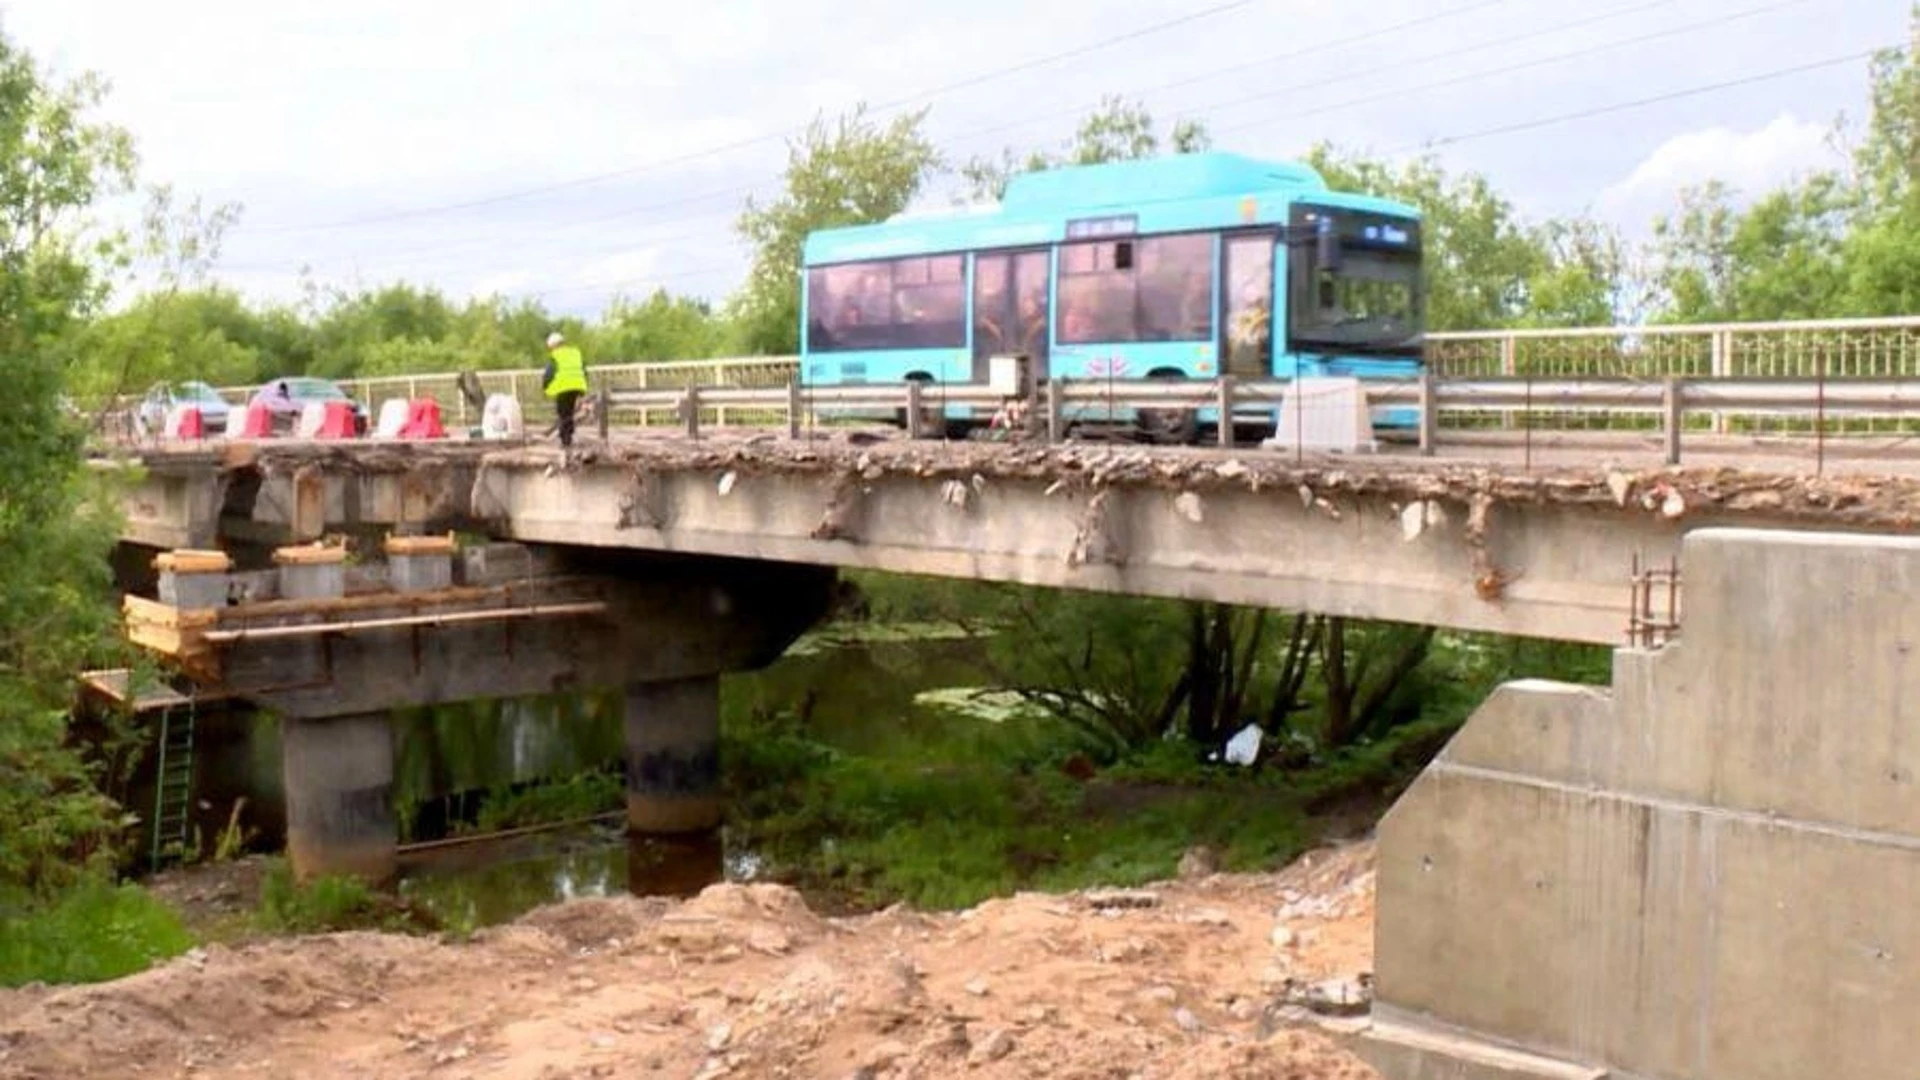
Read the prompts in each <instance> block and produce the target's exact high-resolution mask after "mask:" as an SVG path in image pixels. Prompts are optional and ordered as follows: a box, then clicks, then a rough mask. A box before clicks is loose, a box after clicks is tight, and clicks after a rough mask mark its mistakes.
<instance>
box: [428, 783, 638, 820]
mask: <svg viewBox="0 0 1920 1080" xmlns="http://www.w3.org/2000/svg"><path fill="white" fill-rule="evenodd" d="M625 799H626V786H625V784H624V783H623V782H622V780H621V778H620V777H619V776H617V775H613V774H610V773H604V772H587V773H580V774H579V775H577V776H571V777H568V778H566V779H563V780H554V781H549V782H547V783H541V784H534V785H531V786H529V787H526V788H522V789H520V790H518V791H501V792H495V793H493V794H491V795H489V796H488V797H487V799H486V801H485V802H483V803H482V804H481V806H480V812H479V814H477V815H476V816H475V820H474V823H473V824H472V825H471V826H463V827H462V828H461V830H460V831H462V832H481V833H485V832H497V831H499V830H501V829H518V828H522V827H524V826H528V825H545V824H552V823H555V822H563V821H580V820H583V819H586V818H590V817H593V816H595V815H597V814H605V813H609V812H611V811H614V810H618V809H620V808H621V807H622V806H624V805H625Z"/></svg>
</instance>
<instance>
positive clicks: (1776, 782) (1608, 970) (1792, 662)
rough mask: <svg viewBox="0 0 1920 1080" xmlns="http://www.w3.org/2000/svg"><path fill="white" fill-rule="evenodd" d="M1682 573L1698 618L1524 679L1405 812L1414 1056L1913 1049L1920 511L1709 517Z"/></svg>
mask: <svg viewBox="0 0 1920 1080" xmlns="http://www.w3.org/2000/svg"><path fill="white" fill-rule="evenodd" d="M1683 573H1684V574H1685V587H1686V593H1687V601H1688V603H1687V613H1686V618H1685V624H1684V629H1683V632H1682V635H1683V636H1682V638H1681V640H1680V641H1679V642H1677V643H1675V644H1671V645H1668V646H1666V647H1665V648H1663V649H1660V650H1657V651H1646V650H1634V649H1622V650H1620V651H1618V652H1617V653H1616V659H1615V664H1614V673H1613V685H1612V688H1611V689H1610V690H1606V689H1597V688H1591V687H1577V686H1567V685H1561V684H1555V683H1542V682H1537V681H1528V682H1522V683H1516V684H1512V685H1509V686H1506V687H1503V688H1502V689H1501V690H1500V691H1499V692H1497V693H1496V694H1495V695H1494V696H1493V697H1492V698H1491V699H1490V700H1489V701H1488V702H1487V703H1486V704H1485V705H1483V706H1482V707H1481V708H1480V709H1479V710H1478V711H1477V712H1476V713H1475V714H1474V716H1473V717H1472V719H1471V720H1469V721H1468V723H1467V725H1466V727H1465V728H1464V729H1463V730H1462V731H1461V732H1460V733H1459V735H1458V736H1456V737H1455V738H1454V740H1453V741H1452V743H1451V744H1450V745H1449V746H1448V747H1447V748H1446V750H1445V751H1444V752H1443V753H1442V754H1441V755H1440V757H1439V758H1438V759H1437V760H1436V761H1435V762H1434V763H1433V764H1432V765H1431V766H1430V767H1429V768H1428V769H1427V770H1426V772H1425V773H1424V774H1423V775H1422V776H1421V777H1420V778H1419V780H1418V781H1417V782H1416V783H1415V784H1414V785H1413V786H1412V788H1411V789H1410V790H1409V791H1408V792H1407V794H1406V795H1405V796H1404V797H1403V798H1402V799H1401V800H1400V802H1399V803H1398V804H1397V805H1396V806H1395V807H1394V808H1393V810H1392V811H1391V812H1390V813H1389V814H1388V816H1387V818H1386V819H1385V821H1384V822H1383V824H1382V825H1381V827H1380V847H1379V897H1378V911H1379V914H1378V926H1377V931H1376V935H1377V938H1376V952H1377V957H1376V966H1377V983H1376V986H1375V994H1376V998H1375V1016H1376V1018H1378V1020H1379V1021H1380V1023H1379V1025H1378V1027H1377V1028H1376V1030H1375V1031H1374V1032H1373V1033H1372V1043H1371V1045H1372V1047H1373V1049H1372V1051H1371V1054H1372V1056H1373V1057H1374V1059H1375V1061H1376V1063H1377V1064H1378V1066H1379V1067H1380V1068H1381V1069H1382V1070H1383V1071H1384V1073H1385V1075H1387V1076H1388V1077H1389V1078H1390V1080H1414V1078H1427V1077H1457V1078H1461V1080H1483V1078H1492V1077H1508V1076H1536V1077H1546V1076H1555V1077H1559V1076H1578V1075H1587V1076H1602V1075H1609V1076H1618V1077H1654V1076H1659V1077H1671V1078H1675V1080H1800V1078H1805V1077H1811V1076H1845V1077H1848V1078H1849V1080H1882V1078H1884V1080H1894V1078H1901V1080H1904V1078H1906V1077H1910V1076H1912V1075H1913V1062H1914V1060H1915V1059H1916V1057H1920V1033H1916V1032H1915V1029H1914V1027H1913V1025H1912V1024H1910V1023H1908V1022H1906V1019H1905V1018H1907V1017H1909V1016H1912V1015H1913V1014H1914V1013H1915V1011H1916V1010H1920V978H1916V976H1915V971H1916V967H1915V962H1916V958H1920V918H1917V917H1916V916H1915V915H1914V914H1913V912H1912V910H1911V909H1910V908H1909V907H1908V906H1907V905H1906V904H1905V903H1903V899H1904V898H1905V897H1908V896H1911V895H1913V894H1914V892H1915V890H1916V889H1920V800H1917V799H1916V798H1915V797H1914V784H1915V782H1916V781H1915V778H1916V777H1917V776H1920V739H1915V738H1914V737H1913V733H1912V732H1913V727H1914V717H1913V715H1912V713H1913V712H1914V709H1915V708H1916V706H1915V705H1914V704H1913V703H1914V701H1915V700H1916V699H1917V698H1920V657H1916V656H1915V648H1916V646H1915V643H1916V642H1920V608H1916V607H1915V606H1914V604H1913V600H1912V598H1913V597H1914V596H1915V595H1916V593H1917V592H1920V541H1917V540H1914V539H1909V538H1895V537H1867V536H1855V535H1845V534H1819V533H1784V532H1768V531H1754V530H1711V531H1702V532H1696V533H1693V534H1691V535H1690V536H1689V537H1688V538H1687V540H1686V551H1685V559H1684V566H1683ZM1528 1055H1534V1056H1535V1059H1539V1058H1544V1059H1552V1060H1553V1061H1557V1062H1558V1063H1559V1064H1547V1063H1545V1062H1539V1061H1537V1060H1536V1064H1534V1065H1532V1066H1530V1067H1528V1068H1516V1067H1514V1065H1513V1063H1514V1062H1516V1061H1527V1060H1530V1059H1529V1058H1528ZM1492 1062H1504V1063H1505V1065H1503V1066H1501V1067H1496V1066H1495V1065H1494V1064H1491V1063H1492ZM1503 1068H1504V1069H1505V1071H1502V1069H1503ZM1583 1069H1584V1070H1586V1071H1585V1072H1584V1073H1583V1072H1581V1071H1580V1070H1583Z"/></svg>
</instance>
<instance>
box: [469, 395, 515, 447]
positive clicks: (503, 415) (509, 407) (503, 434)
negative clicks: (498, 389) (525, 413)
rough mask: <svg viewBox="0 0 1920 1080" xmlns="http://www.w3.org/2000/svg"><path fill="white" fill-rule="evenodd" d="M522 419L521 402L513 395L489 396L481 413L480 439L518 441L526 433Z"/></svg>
mask: <svg viewBox="0 0 1920 1080" xmlns="http://www.w3.org/2000/svg"><path fill="white" fill-rule="evenodd" d="M525 430H526V429H525V423H524V422H523V421H522V419H521V417H520V400H519V399H518V398H516V397H514V396H513V395H511V394H488V395H487V404H486V407H485V408H484V409H482V410H481V413H480V437H481V438H484V439H518V438H520V437H521V435H522V434H523V433H524V432H525Z"/></svg>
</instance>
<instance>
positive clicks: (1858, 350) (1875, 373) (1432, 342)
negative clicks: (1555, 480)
mask: <svg viewBox="0 0 1920 1080" xmlns="http://www.w3.org/2000/svg"><path fill="white" fill-rule="evenodd" d="M1425 343H1426V350H1425V351H1426V361H1427V368H1428V371H1429V372H1430V373H1431V374H1433V375H1435V376H1438V377H1440V379H1441V382H1440V383H1439V384H1438V385H1439V386H1440V387H1441V389H1440V390H1439V392H1440V393H1441V394H1442V395H1443V396H1446V397H1447V398H1448V400H1447V401H1446V402H1445V403H1444V404H1443V408H1442V409H1441V412H1442V414H1443V415H1442V416H1441V417H1440V419H1439V421H1438V423H1439V424H1440V425H1441V426H1444V427H1448V428H1505V429H1513V428H1516V427H1518V426H1519V425H1520V424H1521V423H1522V422H1523V421H1524V422H1525V423H1527V424H1528V425H1529V426H1530V427H1531V428H1532V429H1533V430H1547V429H1552V430H1561V431H1566V430H1595V429H1609V430H1644V431H1650V430H1653V429H1654V428H1655V426H1656V425H1657V421H1658V418H1659V414H1660V409H1659V408H1658V402H1657V401H1651V398H1657V397H1658V396H1659V394H1660V390H1659V386H1660V385H1661V383H1662V381H1663V380H1664V379H1667V378H1670V377H1679V378H1685V379H1706V380H1712V381H1714V382H1716V383H1724V384H1725V385H1726V386H1728V387H1731V386H1732V385H1733V382H1732V381H1742V380H1754V379H1802V380H1815V381H1823V382H1824V381H1827V380H1844V381H1848V382H1853V381H1856V380H1862V379H1902V378H1916V379H1920V316H1908V317H1902V318H1885V319H1837V320H1819V321H1800V322H1772V323H1722V324H1711V325H1673V326H1608V327H1580V328H1571V329H1520V330H1489V331H1470V332H1455V333H1433V334H1428V335H1427V336H1426V338H1425ZM799 374H800V367H799V358H797V357H792V356H758V357H729V358H719V359H710V360H689V361H675V362H670V363H614V364H598V365H594V366H592V367H591V369H590V375H589V377H590V379H591V381H592V384H593V387H594V391H595V396H596V397H601V398H603V399H605V400H608V401H610V402H611V403H612V405H613V407H614V408H616V409H618V410H619V414H620V415H619V417H618V421H619V424H618V426H622V427H626V426H640V427H651V426H656V425H670V426H679V425H682V424H684V417H683V416H682V414H681V409H680V407H679V405H678V404H677V401H678V399H677V398H674V397H673V395H672V393H670V392H669V391H679V390H683V389H685V388H687V387H699V388H700V393H699V401H700V407H701V409H702V411H703V414H704V415H703V417H702V422H703V423H711V424H715V425H718V426H721V427H737V426H772V427H778V426H779V425H781V424H782V423H783V422H785V421H786V414H787V412H788V407H787V402H786V399H785V395H786V387H787V386H788V385H790V384H791V383H792V382H794V381H795V380H796V379H797V378H798V377H799ZM461 378H462V377H461V375H459V374H457V373H453V372H444V373H435V374H420V375H399V376H385V377H374V378H355V379H345V380H340V385H341V387H342V388H343V389H345V390H346V391H347V392H348V393H349V394H352V395H353V396H355V397H356V398H358V399H359V400H360V401H361V402H363V403H364V404H365V405H366V406H367V408H368V410H369V413H370V414H371V415H373V416H377V415H378V414H379V410H380V407H381V405H382V404H383V403H384V402H385V401H387V400H389V399H393V398H406V399H413V400H418V399H422V398H431V399H433V400H434V401H436V402H437V403H438V404H439V405H440V408H441V412H442V415H443V416H444V417H445V418H446V422H447V424H448V425H449V426H450V427H460V428H470V427H472V426H475V425H477V424H478V423H479V420H480V417H479V410H478V408H477V407H476V406H475V405H474V404H473V403H472V402H471V401H470V400H469V399H468V398H467V396H466V395H465V394H463V393H462V392H461V389H460V380H461ZM473 378H474V379H475V380H476V381H477V383H478V388H479V390H480V392H481V394H482V396H483V397H484V396H486V395H491V394H506V395H508V396H511V397H513V398H514V399H516V400H517V401H519V402H520V404H521V407H522V410H523V411H524V412H526V413H527V414H528V415H535V414H537V413H539V412H543V411H545V409H546V408H547V405H546V401H545V398H544V396H543V394H542V393H541V389H540V370H539V369H538V368H532V367H529V368H520V369H512V370H495V371H477V372H474V373H473ZM1463 379H1464V380H1474V381H1475V382H1476V384H1478V385H1481V389H1482V390H1485V391H1486V393H1484V394H1480V404H1478V405H1476V406H1467V405H1464V404H1461V402H1462V401H1463V400H1464V399H1463V398H1462V397H1461V396H1460V395H1463V394H1465V395H1467V396H1469V397H1471V396H1473V395H1474V392H1470V391H1469V390H1467V389H1466V384H1465V383H1462V382H1461V381H1460V380H1463ZM1502 379H1504V380H1521V381H1523V383H1524V385H1521V386H1520V389H1518V390H1517V391H1515V392H1513V393H1510V394H1508V395H1506V396H1504V397H1501V396H1490V395H1492V386H1493V385H1494V384H1493V383H1490V382H1486V380H1502ZM1567 380H1581V381H1582V382H1583V385H1585V386H1586V387H1587V388H1586V389H1584V390H1582V391H1581V392H1580V393H1578V394H1575V393H1571V392H1568V391H1567V390H1565V389H1564V388H1559V389H1556V386H1557V384H1560V383H1564V382H1566V381H1567ZM1606 380H1620V381H1624V382H1629V383H1632V384H1633V385H1634V386H1635V387H1638V389H1631V390H1621V391H1620V393H1619V394H1617V395H1614V396H1608V394H1607V393H1605V392H1603V391H1602V390H1601V389H1600V384H1601V383H1603V382H1605V381H1606ZM1069 385H1071V384H1069ZM1213 385H1214V384H1213V383H1212V382H1210V381H1209V382H1201V381H1195V382H1191V383H1187V384H1185V385H1181V384H1177V383H1176V384H1173V385H1172V386H1168V385H1166V384H1161V383H1154V384H1151V385H1140V384H1127V390H1126V397H1127V399H1128V400H1127V401H1124V402H1123V401H1120V400H1118V398H1117V397H1116V396H1115V394H1117V392H1118V389H1119V384H1112V390H1113V393H1107V392H1106V391H1107V389H1108V387H1109V384H1107V383H1106V382H1105V381H1104V380H1103V381H1102V382H1101V386H1102V388H1103V394H1102V397H1101V402H1102V403H1103V404H1105V405H1107V406H1108V407H1110V408H1114V409H1122V408H1128V407H1131V406H1132V405H1133V404H1151V403H1153V402H1156V401H1157V402H1162V403H1164V402H1167V401H1172V402H1175V403H1178V402H1182V401H1191V400H1197V399H1198V397H1199V396H1208V397H1209V398H1211V397H1212V396H1214V391H1213V390H1212V389H1210V387H1212V386H1213ZM1260 385H1266V386H1269V387H1270V386H1272V385H1273V384H1271V383H1248V384H1246V386H1247V387H1253V386H1260ZM1413 385H1414V384H1413V381H1412V380H1408V381H1407V382H1406V383H1405V384H1403V385H1401V386H1399V387H1398V388H1396V387H1395V386H1394V385H1391V384H1377V385H1372V386H1370V388H1369V389H1370V393H1371V394H1372V396H1373V397H1374V399H1375V400H1376V401H1377V402H1380V403H1383V404H1384V403H1409V402H1411V401H1413V400H1415V399H1414V398H1413V397H1409V395H1412V394H1414V393H1415V391H1413V390H1412V389H1411V387H1412V386H1413ZM1743 385H1744V383H1743ZM256 389H257V387H241V386H236V387H226V388H222V390H221V393H222V395H223V396H225V397H226V398H227V399H228V400H229V401H230V402H232V403H234V404H242V403H244V402H245V401H246V400H247V399H248V398H249V397H250V396H251V394H252V393H253V392H254V391H255V390H256ZM750 389H759V390H765V391H767V393H762V394H747V395H744V396H743V395H739V394H733V393H730V392H731V391H734V390H750ZM1243 390H1244V392H1246V393H1253V392H1254V391H1252V390H1250V389H1244V388H1243ZM842 391H844V392H845V393H848V394H853V395H855V396H854V397H853V398H846V399H839V400H842V401H844V402H854V403H858V402H867V403H868V404H871V403H872V401H873V400H876V399H873V398H870V397H867V396H863V395H871V394H880V395H883V396H884V395H892V397H893V403H891V404H889V405H888V406H887V407H888V408H889V409H898V408H904V406H903V405H901V404H899V403H898V402H899V399H900V397H901V395H903V394H904V393H905V390H904V388H903V387H901V386H885V387H869V386H837V387H824V386H823V387H809V388H807V389H806V391H805V393H806V395H807V398H808V400H809V401H812V402H818V403H825V402H828V401H833V400H836V399H834V398H832V397H831V396H830V395H831V394H833V393H839V392H842ZM967 392H968V390H967V388H965V387H962V386H955V385H945V386H935V387H931V388H929V394H930V395H936V396H937V398H938V400H939V401H942V402H948V403H954V404H990V403H986V402H982V401H975V400H963V396H964V395H965V394H966V393H967ZM1266 392H1267V393H1273V391H1271V390H1269V391H1266ZM1074 393H1078V392H1077V391H1075V392H1074ZM1160 394H1170V395H1173V396H1172V397H1167V398H1162V397H1156V396H1155V395H1160ZM1730 394H1731V390H1721V391H1712V390H1708V389H1706V387H1705V384H1704V383H1703V384H1699V385H1694V386H1691V388H1690V389H1689V391H1688V395H1689V399H1690V400H1693V401H1705V400H1707V399H1708V398H1713V399H1714V400H1713V407H1712V408H1711V410H1709V411H1708V412H1706V413H1704V414H1701V413H1699V412H1698V410H1695V409H1693V408H1692V407H1691V406H1690V407H1689V409H1688V410H1687V421H1688V422H1689V423H1690V424H1698V425H1699V426H1701V427H1702V428H1703V429H1710V430H1712V431H1715V432H1718V433H1729V432H1735V431H1738V432H1742V433H1766V432H1778V433H1806V434H1811V433H1812V428H1811V427H1810V426H1809V418H1810V417H1813V418H1815V422H1818V423H1821V424H1822V425H1823V426H1822V428H1821V430H1822V432H1823V433H1824V434H1826V435H1833V436H1839V435H1852V434H1881V433H1889V432H1899V433H1920V423H1917V422H1916V420H1915V418H1913V417H1911V416H1909V415H1907V413H1906V412H1905V411H1896V412H1889V411H1886V410H1885V409H1850V408H1848V407H1846V406H1845V403H1844V402H1838V401H1836V402H1832V403H1830V405H1831V406H1832V407H1831V408H1829V409H1828V410H1827V411H1826V412H1825V413H1823V412H1821V411H1820V410H1818V409H1816V410H1812V411H1808V410H1805V409H1800V408H1789V407H1775V403H1774V402H1772V400H1771V399H1769V400H1761V399H1754V398H1738V397H1735V396H1729V395H1730ZM1715 395H1718V396H1717V397H1716V396H1715ZM1076 400H1077V399H1076ZM1275 400H1278V399H1277V398H1275ZM132 405H137V401H125V402H122V403H120V407H121V408H122V409H124V408H126V407H129V406H132ZM1195 407H1198V406H1195ZM1832 413H1838V414H1840V415H1838V416H1832V415H1829V414H1832ZM123 426H130V425H123Z"/></svg>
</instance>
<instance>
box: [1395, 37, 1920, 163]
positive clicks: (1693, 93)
mask: <svg viewBox="0 0 1920 1080" xmlns="http://www.w3.org/2000/svg"><path fill="white" fill-rule="evenodd" d="M1895 47H1897V46H1895ZM1878 52H1880V49H1877V48H1875V49H1867V50H1866V51H1864V52H1855V53H1848V54H1847V55H1845V56H1836V57H1833V58H1831V59H1827V60H1816V61H1814V62H1812V63H1810V64H1795V65H1794V66H1792V67H1783V68H1774V69H1773V70H1771V71H1763V72H1760V73H1759V74H1756V75H1748V76H1744V77H1742V78H1738V79H1727V80H1725V81H1723V82H1716V83H1707V84H1705V85H1703V86H1691V87H1688V88H1686V89H1684V90H1673V91H1669V92H1667V93H1664V94H1655V95H1653V96H1651V97H1643V98H1635V99H1634V100H1632V101H1621V102H1616V103H1614V104H1612V105H1600V106H1596V107H1594V108H1591V109H1581V110H1578V111H1576V112H1567V113H1559V114H1557V115H1554V116H1544V117H1541V118H1539V119H1536V120H1523V121H1521V122H1519V123H1517V124H1502V125H1500V126H1499V127H1490V128H1482V129H1481V130H1479V131H1469V132H1466V133H1464V134H1460V135H1447V136H1443V137H1441V138H1439V139H1435V140H1430V141H1428V142H1424V143H1411V144H1408V145H1407V146H1404V147H1401V148H1400V149H1397V150H1390V151H1388V154H1390V155H1394V156H1397V155H1400V154H1408V153H1412V152H1414V151H1416V150H1424V149H1431V148H1433V147H1437V146H1453V145H1455V144H1458V143H1463V142H1470V141H1472V140H1474V139H1487V138H1492V137H1493V136H1495V135H1511V134H1513V133H1514V132H1518V131H1532V130H1535V129H1537V128H1543V127H1551V126H1553V125H1555V124H1566V123H1572V122H1573V121H1575V120H1586V119H1590V118H1592V117H1595V116H1606V115H1608V114H1610V113H1617V112H1626V111H1627V110H1629V109H1639V108H1643V107H1645V106H1648V105H1658V104H1661V103H1662V102H1668V101H1679V100H1680V99H1682V98H1689V97H1698V96H1699V95H1701V94H1710V93H1714V92H1716V91H1720V90H1731V89H1733V88H1734V87H1736V86H1751V85H1752V84H1754V83H1762V82H1770V81H1772V80H1774V79H1784V78H1786V77H1787V76H1789V75H1799V74H1802V73H1804V72H1808V71H1818V70H1820V69H1822V68H1830V67H1839V66H1840V65H1841V64H1850V63H1853V62H1855V61H1858V60H1866V59H1870V58H1871V57H1873V55H1874V54H1876V53H1878Z"/></svg>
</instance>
